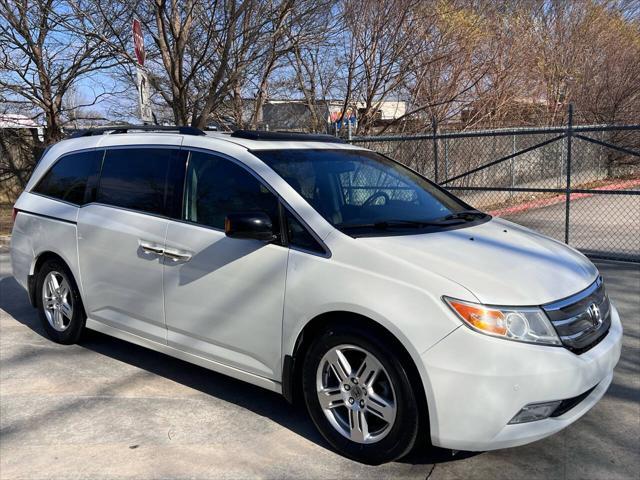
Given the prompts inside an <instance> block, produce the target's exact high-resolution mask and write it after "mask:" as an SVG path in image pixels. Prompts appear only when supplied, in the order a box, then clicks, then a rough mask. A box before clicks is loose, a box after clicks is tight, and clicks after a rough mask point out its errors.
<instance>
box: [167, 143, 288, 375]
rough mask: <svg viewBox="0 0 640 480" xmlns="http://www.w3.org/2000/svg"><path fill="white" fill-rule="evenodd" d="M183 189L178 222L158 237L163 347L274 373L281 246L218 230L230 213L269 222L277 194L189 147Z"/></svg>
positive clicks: (280, 294) (275, 212)
mask: <svg viewBox="0 0 640 480" xmlns="http://www.w3.org/2000/svg"><path fill="white" fill-rule="evenodd" d="M185 188H186V191H185V196H184V212H183V217H184V220H185V221H184V222H170V223H169V226H168V230H167V238H166V253H167V255H166V256H165V260H164V263H165V270H164V288H165V309H166V322H167V329H168V333H167V335H168V342H169V345H170V346H173V347H176V348H178V349H180V350H184V351H187V352H190V353H193V354H196V355H199V356H202V357H205V358H208V359H211V360H214V361H216V362H219V363H222V364H225V365H227V366H231V367H235V368H239V369H241V370H244V371H247V372H250V373H254V374H256V375H260V376H263V377H268V378H271V379H276V378H279V374H280V361H281V339H282V337H281V334H282V309H283V302H284V289H285V275H286V269H287V258H288V250H287V249H286V248H285V247H283V246H281V245H278V244H277V243H270V244H267V243H264V242H260V241H257V240H242V239H232V238H228V237H226V236H225V234H224V219H225V216H226V215H227V214H229V213H234V212H251V211H263V212H266V213H267V214H269V215H270V216H271V218H272V220H273V222H274V225H276V226H277V225H278V199H277V197H276V196H275V195H274V194H273V193H272V192H271V191H270V190H269V189H267V188H266V187H264V186H263V185H262V184H261V183H260V181H258V179H257V178H256V177H254V176H253V175H252V174H251V173H250V172H249V171H248V170H246V169H245V168H244V167H242V166H240V165H239V164H236V163H235V162H233V161H232V160H229V159H227V158H224V157H222V156H217V155H212V154H207V153H202V152H195V151H194V152H191V154H190V157H189V160H188V168H187V177H186V182H185Z"/></svg>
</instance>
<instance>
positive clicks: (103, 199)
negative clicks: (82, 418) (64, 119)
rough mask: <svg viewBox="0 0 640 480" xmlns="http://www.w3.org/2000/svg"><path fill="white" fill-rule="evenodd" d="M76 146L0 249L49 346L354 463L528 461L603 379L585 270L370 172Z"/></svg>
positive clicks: (389, 173)
mask: <svg viewBox="0 0 640 480" xmlns="http://www.w3.org/2000/svg"><path fill="white" fill-rule="evenodd" d="M75 137H76V138H72V139H68V140H64V141H61V142H59V143H57V144H56V145H54V146H52V147H51V148H50V149H49V150H48V151H47V152H46V154H45V155H44V156H43V158H42V159H41V160H40V162H39V163H38V165H37V167H36V169H35V171H34V173H33V176H32V178H31V180H30V181H29V183H28V185H27V187H26V189H25V191H24V193H23V194H22V195H21V196H20V198H19V199H18V201H17V203H16V205H15V210H14V215H15V224H14V227H13V235H12V239H11V256H12V265H13V272H14V275H15V278H16V279H17V281H18V282H19V283H20V284H21V285H22V286H23V287H24V288H25V289H27V291H28V292H29V297H30V299H31V302H32V304H33V306H34V307H37V308H38V310H39V313H40V317H41V319H42V324H43V326H44V329H45V330H46V332H47V334H48V335H49V336H50V337H51V339H52V340H54V341H56V342H60V343H65V344H69V343H74V342H77V341H78V340H79V339H80V336H81V333H82V331H83V330H84V329H85V328H88V329H92V330H97V331H100V332H103V333H106V334H108V335H113V336H114V337H118V338H121V339H125V340H128V341H130V342H132V343H135V344H138V345H143V346H145V347H148V348H151V349H153V350H157V351H159V352H163V353H165V354H167V355H171V356H174V357H178V358H181V359H183V360H186V361H189V362H193V363H195V364H198V365H201V366H203V367H206V368H209V369H211V370H215V371H216V372H220V373H223V374H226V375H230V376H232V377H235V378H238V379H241V380H244V381H247V382H249V383H252V384H255V385H259V386H261V387H264V388H267V389H269V390H273V391H275V392H279V393H282V394H283V395H284V396H285V397H286V398H287V399H289V400H291V401H294V400H297V399H300V400H301V401H303V402H304V403H305V404H306V406H307V409H308V411H309V414H310V416H311V418H312V420H313V422H314V423H315V425H316V426H317V428H318V430H319V431H320V432H321V433H322V435H323V436H324V437H325V438H326V440H327V441H328V442H329V443H330V444H331V445H332V446H333V447H334V448H335V449H336V450H338V451H339V452H341V453H342V454H344V455H346V456H348V457H350V458H353V459H357V460H359V461H363V462H367V463H381V462H386V461H390V460H393V459H396V458H399V457H401V456H403V455H405V454H406V453H407V452H409V450H411V449H412V447H413V446H414V445H415V446H418V445H426V444H429V443H430V444H433V445H436V446H441V447H446V448H451V449H455V450H475V451H479V450H490V449H497V448H503V447H512V446H516V445H523V444H525V443H528V442H532V441H535V440H538V439H541V438H543V437H546V436H548V435H551V434H553V433H555V432H557V431H559V430H561V429H562V428H564V427H566V426H567V425H569V424H571V423H572V422H574V421H576V420H577V419H578V418H580V417H581V416H582V415H584V414H585V413H586V412H587V411H588V410H589V409H590V408H591V407H593V406H594V405H595V403H596V402H597V401H598V400H599V399H600V398H601V397H602V396H603V394H604V393H605V391H606V390H607V388H608V387H609V385H610V383H611V380H612V376H613V369H614V367H615V365H616V363H617V362H618V359H619V357H620V348H621V338H622V327H621V323H620V319H619V317H618V313H617V311H616V309H615V307H614V306H613V304H612V303H611V302H610V300H609V298H608V296H607V293H606V291H605V286H604V284H603V281H602V278H601V276H600V275H599V273H598V270H597V269H596V267H595V266H594V265H593V264H592V263H591V262H590V261H589V260H588V259H587V258H586V257H584V256H583V255H582V254H580V253H578V252H577V251H575V250H574V249H572V248H570V247H568V246H567V245H564V244H562V243H560V242H558V241H555V240H552V239H550V238H547V237H545V236H543V235H540V234H538V233H536V232H533V231H531V230H528V229H526V228H523V227H521V226H518V225H515V224H513V223H510V222H507V221H504V220H501V219H497V218H492V217H491V216H490V215H488V214H486V213H483V212H480V211H478V210H475V209H473V208H472V207H470V206H469V205H467V204H466V203H464V202H463V201H461V200H459V199H458V198H456V197H455V196H453V195H452V194H450V193H449V192H447V191H445V190H443V189H442V188H440V187H439V186H437V185H435V184H434V183H432V182H430V181H429V180H427V179H426V178H424V177H422V176H420V175H419V174H417V173H416V172H414V171H412V170H410V169H408V168H407V167H405V166H403V165H401V164H399V163H397V162H394V161H393V160H391V159H389V158H387V157H385V156H383V155H380V154H378V153H374V152H372V151H370V150H366V149H363V148H360V147H357V146H354V145H350V144H346V143H343V142H341V141H339V140H337V139H335V138H332V137H328V136H323V135H304V134H290V133H278V132H256V131H236V132H234V133H232V134H222V133H213V134H205V133H204V132H202V131H200V130H197V129H193V128H185V127H175V128H171V127H165V128H161V127H146V128H145V127H131V126H123V127H109V128H108V129H95V130H88V131H82V132H79V133H77V134H76V135H75ZM211 381H212V382H215V381H216V379H215V378H213V377H212V378H211ZM203 428H206V426H204V425H203Z"/></svg>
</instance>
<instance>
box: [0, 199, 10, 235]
mask: <svg viewBox="0 0 640 480" xmlns="http://www.w3.org/2000/svg"><path fill="white" fill-rule="evenodd" d="M12 208H13V205H11V204H10V203H0V235H9V234H10V233H11V227H12V226H13V222H12V221H11V210H12Z"/></svg>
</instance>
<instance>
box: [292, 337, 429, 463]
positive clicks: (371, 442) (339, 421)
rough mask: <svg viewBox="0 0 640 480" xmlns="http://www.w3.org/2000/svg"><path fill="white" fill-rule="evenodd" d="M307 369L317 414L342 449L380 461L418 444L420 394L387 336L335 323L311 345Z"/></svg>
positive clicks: (308, 397) (307, 391)
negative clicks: (389, 344)
mask: <svg viewBox="0 0 640 480" xmlns="http://www.w3.org/2000/svg"><path fill="white" fill-rule="evenodd" d="M302 374H303V390H304V397H305V401H306V404H307V408H308V410H309V413H310V415H311V418H312V419H313V421H314V423H315V425H316V427H317V428H318V430H319V431H320V433H322V435H323V436H324V437H325V438H326V439H327V441H328V442H329V443H330V444H331V445H332V446H333V447H334V448H335V449H336V450H338V451H339V452H340V453H342V454H344V455H346V456H348V457H350V458H353V459H355V460H358V461H361V462H365V463H371V464H379V463H383V462H388V461H391V460H395V459H397V458H399V457H401V456H403V455H405V454H406V453H407V452H408V451H409V450H410V449H411V448H412V447H413V445H414V443H415V441H416V438H417V435H418V429H419V425H418V423H419V422H418V418H419V415H418V408H417V401H416V397H415V393H414V390H413V388H412V386H411V383H410V381H409V376H408V375H407V371H406V370H405V367H404V366H403V364H402V362H401V361H400V359H399V358H398V356H397V355H396V353H395V352H394V351H393V350H392V349H391V348H389V347H388V345H387V344H386V342H385V341H384V339H383V338H379V337H378V336H376V335H373V334H369V333H364V332H358V331H355V329H351V328H348V327H336V328H331V329H329V330H327V331H326V332H324V333H323V334H322V335H320V336H319V337H318V338H317V339H316V341H315V342H314V343H313V344H312V345H311V347H310V349H309V351H308V353H307V355H306V358H305V361H304V364H303V372H302Z"/></svg>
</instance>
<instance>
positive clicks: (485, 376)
mask: <svg viewBox="0 0 640 480" xmlns="http://www.w3.org/2000/svg"><path fill="white" fill-rule="evenodd" d="M621 347H622V325H621V323H620V317H619V315H618V312H617V310H616V309H615V307H614V306H613V305H612V312H611V328H610V330H609V332H608V334H607V336H606V337H605V338H604V339H603V340H602V341H601V342H600V343H599V344H598V345H596V346H595V347H593V348H592V349H591V350H589V351H587V352H585V353H583V354H581V355H576V354H574V353H571V352H570V351H569V350H567V349H565V348H563V347H547V346H539V345H530V344H526V343H519V342H513V341H507V340H503V339H498V338H492V337H489V336H486V335H482V334H479V333H477V332H474V331H472V330H471V329H469V328H466V327H464V326H461V327H460V328H458V329H457V330H455V331H454V332H453V333H451V334H450V335H449V336H447V337H446V338H445V339H443V340H442V341H441V342H439V343H437V344H436V345H435V346H434V347H432V348H431V349H429V350H427V351H426V352H425V353H424V354H423V355H422V360H423V363H424V368H425V371H426V378H425V389H426V391H427V400H428V402H429V419H430V423H431V441H432V443H433V444H434V445H437V446H440V447H445V448H452V449H455V450H471V451H482V450H494V449H498V448H506V447H515V446H518V445H524V444H526V443H530V442H533V441H536V440H539V439H541V438H544V437H547V436H549V435H552V434H554V433H556V432H558V431H559V430H562V429H563V428H565V427H566V426H568V425H570V424H571V423H573V422H575V421H576V420H577V419H578V418H580V417H581V416H582V415H584V414H585V413H586V412H587V411H588V410H589V409H590V408H591V407H593V406H594V405H595V404H596V403H597V402H598V400H600V398H602V396H603V395H604V393H605V392H606V391H607V389H608V388H609V385H610V384H611V380H612V378H613V368H614V367H615V366H616V364H617V363H618V360H619V358H620V351H621ZM594 386H595V388H594V389H593V391H592V392H591V393H590V394H589V395H588V396H587V397H586V398H585V399H584V400H582V401H581V402H580V403H579V404H577V405H576V406H575V407H574V408H572V409H570V410H569V411H567V412H566V413H564V414H563V415H561V416H558V417H554V418H547V419H545V420H539V421H534V422H529V423H522V424H516V425H508V423H509V421H510V420H511V419H512V418H513V416H514V415H515V414H516V413H518V412H519V411H520V409H521V408H522V407H524V406H525V405H527V404H529V403H534V402H547V401H554V400H564V399H569V398H572V397H576V396H577V395H580V394H582V393H583V392H586V391H587V390H589V389H591V388H593V387H594Z"/></svg>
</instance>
